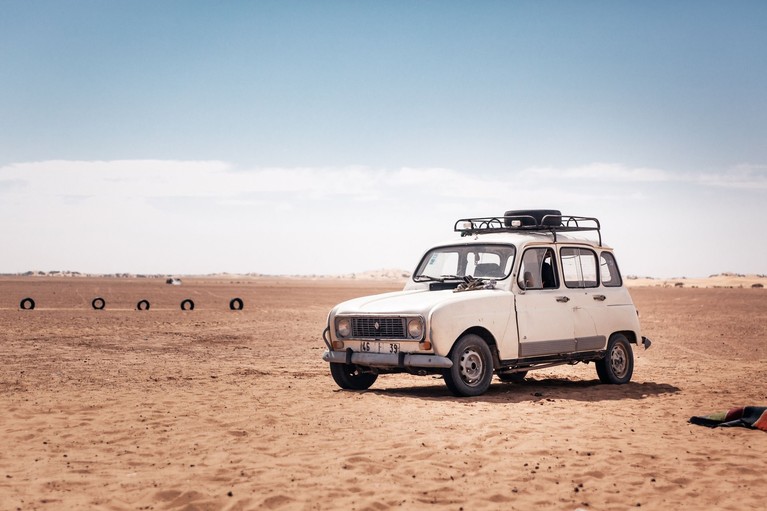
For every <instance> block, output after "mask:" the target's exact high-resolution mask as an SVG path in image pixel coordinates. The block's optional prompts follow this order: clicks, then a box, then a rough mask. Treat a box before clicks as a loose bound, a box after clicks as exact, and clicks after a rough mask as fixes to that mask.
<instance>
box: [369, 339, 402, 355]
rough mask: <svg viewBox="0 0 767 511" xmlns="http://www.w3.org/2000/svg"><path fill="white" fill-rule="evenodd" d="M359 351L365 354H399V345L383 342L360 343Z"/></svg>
mask: <svg viewBox="0 0 767 511" xmlns="http://www.w3.org/2000/svg"><path fill="white" fill-rule="evenodd" d="M360 351H362V352H365V353H399V343H398V342H384V341H361V342H360Z"/></svg>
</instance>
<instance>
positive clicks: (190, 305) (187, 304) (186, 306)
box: [181, 298, 194, 311]
mask: <svg viewBox="0 0 767 511" xmlns="http://www.w3.org/2000/svg"><path fill="white" fill-rule="evenodd" d="M181 310H182V311H187V310H189V311H193V310H194V302H193V301H192V300H190V299H189V298H187V299H186V300H183V301H182V302H181Z"/></svg>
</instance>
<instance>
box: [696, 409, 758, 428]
mask: <svg viewBox="0 0 767 511" xmlns="http://www.w3.org/2000/svg"><path fill="white" fill-rule="evenodd" d="M690 422H691V423H693V424H697V425H698V426H706V427H708V428H729V427H733V426H741V427H744V428H750V429H761V430H762V431H767V406H742V407H740V408H731V409H729V410H727V411H726V412H718V413H712V414H711V415H703V416H699V417H690Z"/></svg>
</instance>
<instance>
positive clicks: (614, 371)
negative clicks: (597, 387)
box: [596, 334, 634, 385]
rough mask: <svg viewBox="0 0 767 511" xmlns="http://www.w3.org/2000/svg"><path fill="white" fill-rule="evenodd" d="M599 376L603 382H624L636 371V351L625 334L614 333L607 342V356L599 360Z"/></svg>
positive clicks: (597, 363) (597, 364)
mask: <svg viewBox="0 0 767 511" xmlns="http://www.w3.org/2000/svg"><path fill="white" fill-rule="evenodd" d="M596 366H597V376H599V380H600V381H601V382H602V383H613V384H618V385H620V384H623V383H628V382H629V381H631V375H632V374H633V373H634V353H633V352H632V351H631V344H629V340H628V339H627V338H626V336H625V335H623V334H614V335H613V336H612V337H610V342H608V343H607V353H606V354H605V358H603V359H602V360H597V362H596Z"/></svg>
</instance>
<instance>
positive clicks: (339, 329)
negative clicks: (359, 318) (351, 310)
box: [336, 318, 352, 337]
mask: <svg viewBox="0 0 767 511" xmlns="http://www.w3.org/2000/svg"><path fill="white" fill-rule="evenodd" d="M336 334H337V335H338V337H349V336H350V335H351V334H352V321H351V320H350V319H348V318H341V319H337V320H336Z"/></svg>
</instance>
